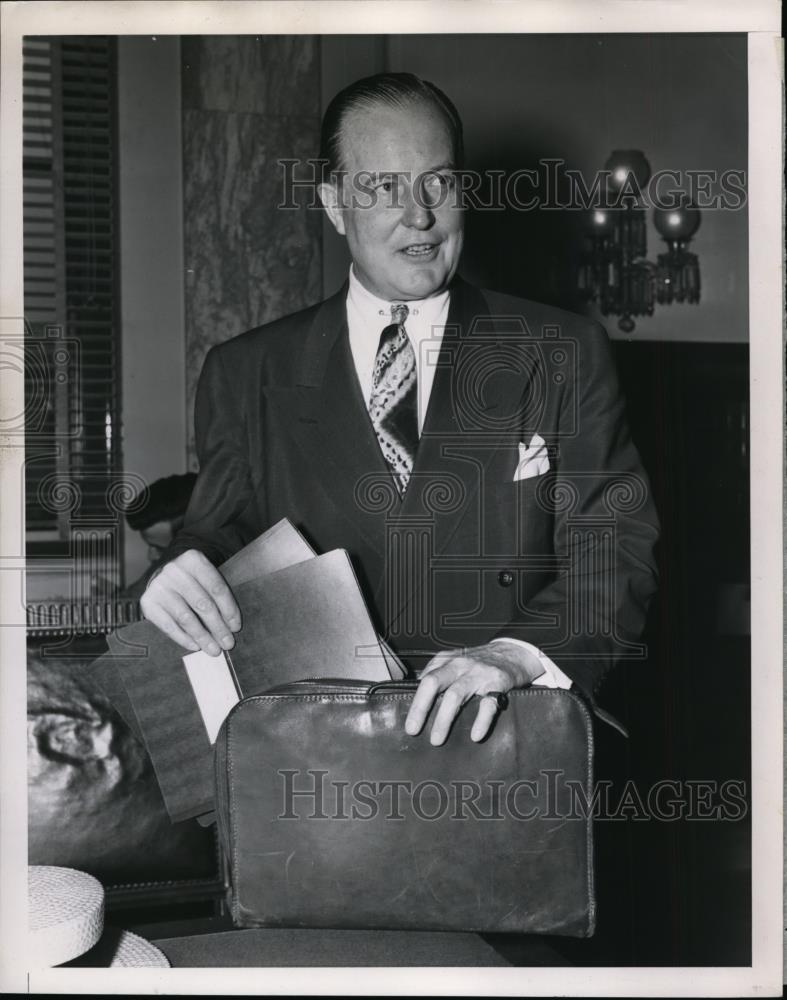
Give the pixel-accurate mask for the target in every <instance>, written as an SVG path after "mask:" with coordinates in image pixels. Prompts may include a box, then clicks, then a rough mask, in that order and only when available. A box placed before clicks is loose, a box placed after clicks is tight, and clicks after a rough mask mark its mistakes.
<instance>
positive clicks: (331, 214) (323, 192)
mask: <svg viewBox="0 0 787 1000" xmlns="http://www.w3.org/2000/svg"><path fill="white" fill-rule="evenodd" d="M317 193H318V194H319V196H320V201H321V202H322V207H323V208H324V209H325V211H326V212H327V214H328V218H329V219H330V220H331V223H332V224H333V228H334V229H335V230H336V232H337V233H339V235H340V236H345V235H346V229H345V227H344V212H343V210H342V206H341V204H340V201H339V187H338V185H337V184H318V185H317Z"/></svg>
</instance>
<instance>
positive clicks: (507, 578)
mask: <svg viewBox="0 0 787 1000" xmlns="http://www.w3.org/2000/svg"><path fill="white" fill-rule="evenodd" d="M497 582H498V583H499V584H500V586H501V587H510V586H511V584H512V583H513V582H514V574H513V573H512V572H511V570H509V569H504V570H501V571H500V572H499V573H498V574H497Z"/></svg>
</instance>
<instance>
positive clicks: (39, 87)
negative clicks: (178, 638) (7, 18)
mask: <svg viewBox="0 0 787 1000" xmlns="http://www.w3.org/2000/svg"><path fill="white" fill-rule="evenodd" d="M115 78H116V74H115V53H114V42H113V40H112V39H109V38H104V37H100V36H90V37H84V38H83V37H65V38H62V39H38V38H35V39H32V38H26V39H25V41H24V89H23V93H24V267H25V315H26V320H27V327H26V333H27V343H26V352H25V354H26V390H27V399H26V417H27V424H26V444H27V450H28V461H27V466H26V491H27V493H26V496H27V503H26V513H27V526H28V533H29V538H30V539H31V538H36V537H38V538H39V539H41V538H48V539H51V538H55V537H56V538H59V539H61V540H63V541H67V540H73V537H74V532H75V529H76V528H80V527H81V528H82V529H83V528H84V527H85V525H86V524H87V523H88V522H96V523H99V522H101V524H102V529H101V534H102V535H104V534H105V532H106V529H107V528H108V527H109V526H110V525H111V524H112V523H115V525H116V530H115V534H117V532H119V530H120V526H119V524H118V523H117V522H118V520H119V519H118V515H117V512H116V511H115V510H114V509H113V507H112V501H111V495H112V490H111V486H112V483H113V481H116V480H117V477H118V474H119V472H120V470H121V453H120V440H121V439H120V398H119V390H118V387H119V381H120V364H119V357H120V350H119V348H120V345H119V330H118V322H117V317H118V305H119V303H118V295H117V270H116V251H117V245H116V236H117V227H116V221H115V220H116V197H115V192H116V182H115V171H116V152H115V147H116V141H115V115H114V108H115ZM36 417H37V419H35V418H36ZM110 548H113V549H114V548H115V545H110ZM107 554H108V553H107Z"/></svg>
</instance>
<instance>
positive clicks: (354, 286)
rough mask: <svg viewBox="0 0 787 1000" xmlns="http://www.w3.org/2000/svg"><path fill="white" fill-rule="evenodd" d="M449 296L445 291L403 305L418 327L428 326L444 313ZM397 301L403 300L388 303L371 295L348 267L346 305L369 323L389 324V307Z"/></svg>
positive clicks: (351, 268) (409, 300)
mask: <svg viewBox="0 0 787 1000" xmlns="http://www.w3.org/2000/svg"><path fill="white" fill-rule="evenodd" d="M449 294H450V293H449V292H448V290H447V289H446V291H444V292H440V294H439V295H431V296H430V297H429V298H427V299H407V300H406V302H405V305H406V306H407V308H408V309H409V315H410V316H412V317H413V318H414V319H416V320H418V322H419V325H421V324H423V323H427V324H428V323H431V322H432V321H436V320H437V319H438V317H440V316H441V314H442V313H443V312H444V310H445V308H446V306H447V303H448V298H449ZM397 301H403V300H397V299H394V300H393V301H392V302H389V301H387V300H386V299H381V298H378V297H377V296H376V295H373V294H372V293H371V292H370V291H369V290H368V289H367V288H365V287H364V286H363V285H362V284H361V282H360V281H359V280H358V278H357V277H356V274H355V267H354V266H352V265H351V266H350V287H349V290H348V292H347V303H348V305H350V306H351V307H352V308H353V309H354V310H357V312H358V313H359V314H360V315H362V316H364V317H365V318H368V321H369V322H370V323H371V322H372V321H373V320H377V321H379V320H381V319H382V320H383V321H385V322H388V323H390V321H391V306H392V305H393V302H397Z"/></svg>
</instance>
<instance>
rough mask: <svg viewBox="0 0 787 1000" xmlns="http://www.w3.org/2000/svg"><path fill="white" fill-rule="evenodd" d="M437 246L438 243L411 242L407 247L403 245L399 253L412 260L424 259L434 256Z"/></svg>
mask: <svg viewBox="0 0 787 1000" xmlns="http://www.w3.org/2000/svg"><path fill="white" fill-rule="evenodd" d="M439 247H440V244H439V243H412V244H411V245H410V246H409V247H403V248H402V250H400V253H403V254H404V255H405V257H410V258H412V259H413V260H426V259H429V258H431V257H433V256H435V255H436V253H437V251H438V249H439Z"/></svg>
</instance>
